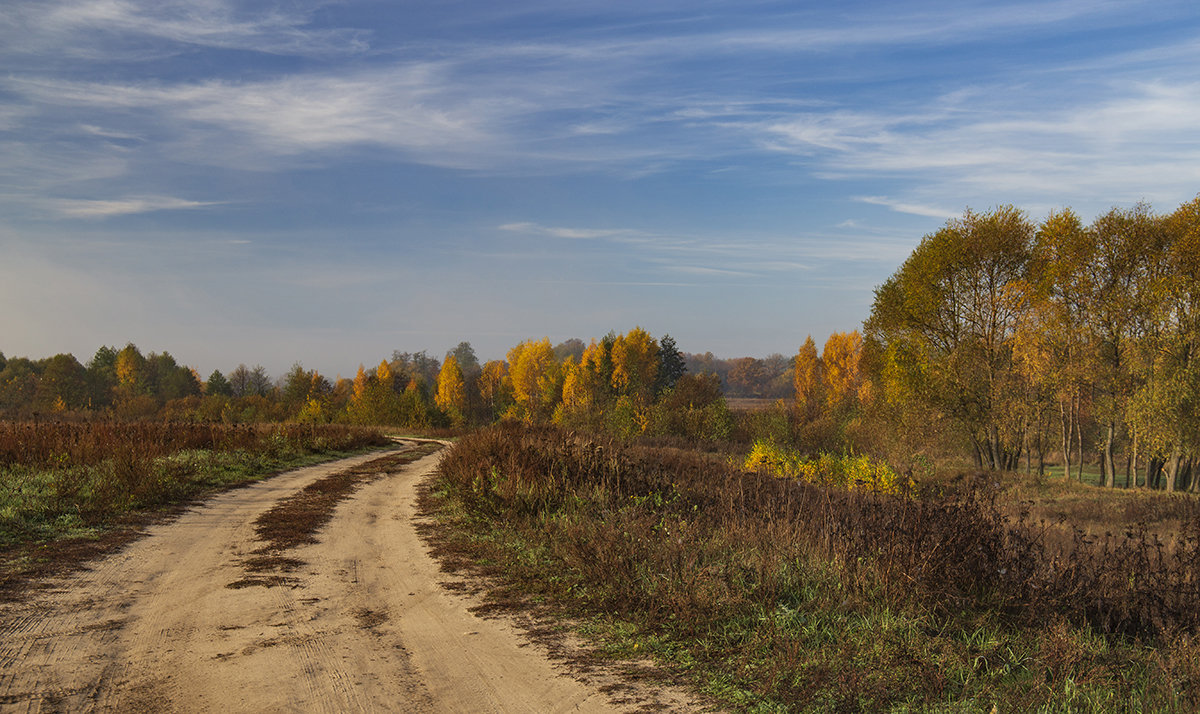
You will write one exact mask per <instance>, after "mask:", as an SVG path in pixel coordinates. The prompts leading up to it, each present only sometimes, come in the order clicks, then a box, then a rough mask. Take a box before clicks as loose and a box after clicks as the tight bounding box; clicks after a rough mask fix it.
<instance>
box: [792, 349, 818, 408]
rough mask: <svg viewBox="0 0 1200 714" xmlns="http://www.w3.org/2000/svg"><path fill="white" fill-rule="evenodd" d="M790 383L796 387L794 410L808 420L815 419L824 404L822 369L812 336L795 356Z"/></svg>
mask: <svg viewBox="0 0 1200 714" xmlns="http://www.w3.org/2000/svg"><path fill="white" fill-rule="evenodd" d="M792 383H793V384H794V385H795V387H796V410H797V411H798V412H800V414H802V415H803V416H805V417H806V418H808V419H810V420H811V419H814V418H816V416H817V413H818V412H819V411H820V409H821V405H822V403H823V402H824V394H823V392H824V369H823V368H822V364H821V356H820V355H818V354H817V344H816V343H815V342H813V338H812V335H809V336H808V338H807V339H805V340H804V344H803V345H801V346H800V352H799V353H797V354H796V363H795V371H794V372H793V375H792Z"/></svg>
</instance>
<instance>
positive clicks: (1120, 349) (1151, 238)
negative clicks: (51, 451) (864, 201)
mask: <svg viewBox="0 0 1200 714" xmlns="http://www.w3.org/2000/svg"><path fill="white" fill-rule="evenodd" d="M727 397H728V398H734V397H737V398H742V399H743V400H745V399H755V400H757V401H756V403H755V406H756V407H757V408H756V409H754V410H748V411H745V412H742V411H738V410H733V411H731V409H730V408H729V404H728V403H727V401H726V398H727ZM734 403H736V402H734ZM0 414H3V415H5V416H7V417H9V418H23V417H29V416H32V415H35V414H40V415H58V416H60V417H67V416H71V415H74V416H92V415H102V416H112V417H116V418H121V419H151V418H153V419H167V420H187V421H220V422H257V421H297V422H342V423H358V424H381V425H397V426H404V427H410V428H424V427H449V426H453V427H467V426H474V425H480V424H486V423H490V422H493V421H496V420H498V419H503V418H514V419H522V420H525V421H529V422H554V423H557V424H561V425H564V426H568V427H570V428H578V429H590V430H604V431H608V432H611V433H614V434H618V435H620V436H625V437H632V436H638V435H648V436H676V437H684V438H688V439H693V440H727V439H735V440H739V441H750V440H756V441H770V442H774V443H776V444H778V445H786V446H790V447H794V448H798V449H801V450H804V451H809V452H813V453H815V452H818V451H829V452H841V453H866V454H871V455H874V456H878V457H881V458H885V459H887V460H888V461H889V462H891V463H892V464H893V465H895V466H897V467H898V468H901V469H906V470H908V471H912V472H914V473H915V472H919V471H921V470H922V469H927V468H931V467H932V466H933V465H935V464H937V463H953V462H954V461H955V460H959V462H960V463H961V462H962V460H963V459H964V457H965V459H966V460H969V461H973V462H974V463H975V465H976V466H977V467H979V468H986V469H997V470H1001V469H1003V470H1019V469H1023V470H1025V471H1026V472H1029V473H1033V472H1034V471H1036V472H1037V473H1044V472H1046V470H1047V467H1048V465H1050V464H1051V463H1053V464H1054V465H1056V466H1057V467H1058V468H1060V469H1062V470H1063V472H1065V474H1067V475H1074V476H1075V477H1076V478H1082V476H1083V469H1084V465H1085V462H1086V463H1088V464H1090V466H1091V467H1095V468H1098V469H1099V471H1100V476H1101V479H1102V481H1103V483H1105V484H1106V485H1109V486H1114V485H1118V481H1119V480H1123V481H1124V485H1126V486H1129V485H1145V486H1151V487H1157V488H1165V489H1167V490H1173V489H1176V488H1188V489H1191V490H1198V491H1200V477H1195V476H1198V475H1200V473H1198V472H1200V461H1198V460H1197V455H1198V454H1200V198H1197V199H1196V200H1193V201H1191V202H1189V203H1186V204H1183V205H1182V206H1180V207H1179V208H1178V209H1176V210H1175V211H1173V212H1172V213H1169V214H1156V213H1154V212H1153V211H1152V210H1151V209H1150V207H1149V206H1147V205H1144V204H1139V205H1137V206H1134V207H1133V208H1129V209H1118V208H1114V209H1112V210H1111V211H1109V212H1108V213H1105V214H1104V215H1101V216H1099V217H1097V218H1096V219H1095V220H1094V221H1093V222H1092V223H1091V224H1087V225H1085V224H1084V223H1083V222H1082V221H1081V220H1080V219H1079V217H1078V216H1077V215H1075V214H1074V213H1073V212H1072V211H1071V210H1069V209H1067V210H1062V211H1058V212H1055V213H1052V214H1051V215H1049V216H1048V217H1047V218H1046V219H1045V220H1043V221H1042V222H1040V223H1035V222H1033V221H1032V220H1030V219H1029V218H1028V217H1027V216H1026V215H1025V214H1024V213H1023V212H1022V211H1020V210H1018V209H1016V208H1013V207H1011V206H1002V207H999V208H996V209H993V210H991V211H988V212H985V213H975V212H972V211H967V212H966V213H965V214H964V215H963V216H962V217H961V218H958V219H954V220H951V221H948V222H947V223H946V224H945V226H944V227H943V228H941V229H940V230H938V231H937V232H935V233H933V234H930V235H927V236H925V237H924V238H923V239H922V240H921V241H920V244H919V245H918V246H917V248H916V250H914V251H913V253H912V255H911V256H909V258H908V259H907V260H906V261H905V262H904V264H903V265H901V266H900V267H899V269H898V270H897V271H896V272H895V274H893V275H892V276H891V277H890V278H889V279H888V280H887V281H886V282H885V283H884V284H883V285H881V286H879V287H878V288H877V289H876V291H875V301H874V304H873V306H872V310H871V314H870V317H869V318H868V319H867V321H866V322H865V323H864V325H863V329H862V331H861V332H860V331H858V330H853V331H849V332H841V333H835V334H833V335H831V336H830V337H829V339H828V340H827V341H826V343H825V344H824V345H823V347H822V348H821V349H820V350H818V347H817V345H816V344H815V342H814V341H813V340H812V338H811V337H809V338H808V339H807V340H806V341H805V342H804V343H803V344H802V345H801V346H800V348H799V350H798V352H797V353H796V354H795V355H794V356H792V357H785V356H783V355H779V354H776V355H771V356H769V357H767V358H765V359H756V358H752V357H741V358H736V359H727V360H726V359H717V358H716V357H714V356H713V355H712V354H711V353H705V354H703V355H700V354H685V353H682V352H680V351H679V350H678V349H677V347H676V345H675V341H674V340H673V339H672V338H671V337H670V336H669V335H663V336H662V337H661V338H658V339H656V338H654V337H652V336H651V335H649V334H648V333H647V332H645V331H644V330H642V329H641V328H635V329H633V330H630V331H629V332H627V333H624V334H616V333H609V334H608V335H606V336H604V337H603V338H601V339H599V340H591V341H590V342H587V343H585V342H584V341H583V340H580V339H571V340H567V341H565V342H562V343H560V344H557V345H552V344H551V343H550V341H549V339H546V338H543V339H542V340H527V341H524V342H521V343H520V344H518V345H516V346H514V347H513V348H512V349H511V350H509V352H508V354H507V355H506V359H504V360H494V361H490V362H487V363H484V364H481V363H480V362H479V360H478V359H477V358H476V355H475V352H474V350H473V349H472V347H471V345H470V343H468V342H462V343H460V344H459V345H458V346H457V347H456V348H455V349H453V350H451V351H449V352H447V353H446V355H445V356H444V357H443V358H442V359H438V358H436V357H433V356H430V355H428V354H426V353H425V352H417V353H408V352H395V353H393V354H392V357H391V359H385V360H382V361H381V362H380V363H379V364H378V365H376V366H374V367H373V368H369V369H368V368H364V367H360V368H359V370H358V373H357V374H356V375H355V377H354V378H353V379H348V378H347V379H339V380H337V381H336V382H331V381H330V380H329V379H328V378H327V377H325V376H322V375H320V374H318V373H316V372H315V371H311V370H306V369H304V368H303V367H302V366H300V364H297V365H296V366H294V367H293V368H292V369H291V370H290V371H289V372H288V373H287V374H285V375H283V376H281V377H279V378H277V379H272V378H271V376H270V375H268V374H266V372H265V371H264V370H263V369H262V368H261V367H257V366H256V367H249V368H248V367H246V366H245V365H238V366H237V367H236V368H234V369H233V370H231V371H230V372H229V373H228V374H224V373H222V372H220V371H214V372H213V373H212V374H210V375H208V376H207V378H202V377H201V375H199V374H197V373H196V372H195V371H194V370H192V369H189V368H187V367H185V366H181V365H179V364H178V363H177V362H176V360H175V359H174V358H173V357H172V356H171V355H170V354H168V353H166V352H163V353H153V352H151V353H149V354H146V355H143V354H142V353H141V352H140V351H139V349H138V348H137V347H136V346H134V345H126V346H125V347H123V348H121V349H117V348H115V347H102V348H100V349H99V350H97V352H96V354H95V355H94V356H93V357H92V358H91V359H90V360H89V361H88V362H87V363H86V364H82V363H80V362H79V361H78V360H77V359H76V358H75V357H73V356H72V355H69V354H60V355H55V356H53V357H49V358H46V359H40V360H31V359H27V358H23V357H14V358H7V359H6V358H5V357H4V356H3V355H2V354H0Z"/></svg>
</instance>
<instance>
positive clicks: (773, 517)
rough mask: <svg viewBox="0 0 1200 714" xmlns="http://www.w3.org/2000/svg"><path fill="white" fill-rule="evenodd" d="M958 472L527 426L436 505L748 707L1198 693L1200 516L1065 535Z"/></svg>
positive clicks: (449, 550) (615, 641) (449, 473)
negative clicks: (758, 465) (758, 462)
mask: <svg viewBox="0 0 1200 714" xmlns="http://www.w3.org/2000/svg"><path fill="white" fill-rule="evenodd" d="M960 486H961V487H960V488H956V489H950V490H947V489H941V490H942V493H941V494H934V493H926V494H924V496H913V497H908V498H901V497H888V496H880V495H875V494H869V493H854V492H845V491H834V490H827V489H822V488H819V487H815V486H811V485H807V484H803V483H797V482H792V481H787V480H783V479H777V478H772V477H770V476H766V475H762V474H747V473H742V472H740V471H739V470H736V469H734V468H732V467H730V466H728V465H723V464H720V463H718V462H717V461H716V460H714V459H713V458H711V457H704V456H700V455H694V454H693V455H689V454H686V453H684V452H681V451H679V450H659V449H652V448H646V447H639V446H632V445H622V444H618V443H615V442H612V441H609V440H606V439H599V438H595V437H591V436H583V435H579V434H574V433H567V432H562V431H557V430H554V429H549V428H529V427H522V426H519V425H513V424H505V425H500V426H498V427H494V428H491V429H488V430H485V431H483V432H481V433H478V434H476V435H472V436H469V437H466V438H464V439H463V440H462V441H460V443H459V444H458V445H457V446H456V447H455V448H454V449H453V450H451V452H449V453H448V454H447V455H446V457H445V458H444V459H443V464H442V469H441V476H440V479H439V481H438V482H437V483H436V484H435V485H434V487H433V489H432V490H431V491H430V493H429V495H428V497H427V500H426V505H427V506H428V507H429V508H430V509H431V512H434V513H437V514H439V516H438V517H439V518H440V519H441V522H442V523H443V525H444V527H445V528H447V530H445V531H443V533H442V535H441V536H439V538H440V548H441V552H442V553H443V555H444V556H446V557H447V560H448V561H451V562H457V563H458V564H459V565H460V566H464V567H468V568H470V569H473V570H474V571H476V572H480V573H483V574H485V575H488V576H490V577H495V578H498V579H499V581H498V582H499V585H498V586H497V590H496V595H497V597H498V598H500V599H505V598H507V599H510V600H511V599H513V598H514V597H517V596H519V597H520V598H525V599H532V600H537V601H542V602H551V603H555V606H557V607H561V608H564V610H565V611H567V612H571V613H572V614H574V615H576V616H579V617H583V618H584V619H585V621H586V622H590V623H592V624H591V627H593V629H594V630H595V632H596V633H598V635H599V636H601V637H603V638H604V639H605V641H607V642H609V643H610V646H611V647H612V649H613V652H614V654H617V655H623V656H634V655H637V654H640V653H642V652H646V653H649V654H652V655H655V656H657V657H659V658H660V659H663V660H665V661H669V662H673V663H674V664H675V665H676V666H678V667H680V668H682V669H683V670H684V671H688V672H692V673H693V675H694V676H695V678H696V680H697V681H698V682H699V683H700V684H701V686H702V687H704V688H705V689H706V690H707V691H708V692H709V693H711V694H714V695H716V696H719V697H721V698H722V699H723V700H724V701H725V702H726V703H728V704H730V705H731V706H735V707H738V708H748V709H754V708H765V709H773V708H776V707H780V708H786V709H799V710H814V711H839V710H846V711H857V710H864V709H865V710H878V709H888V708H894V707H898V708H901V709H904V708H917V709H923V708H935V707H937V706H940V705H943V704H946V703H954V704H955V706H956V707H958V708H965V709H967V710H972V709H975V708H979V709H983V710H984V711H986V710H989V709H990V708H991V706H992V705H993V704H997V705H999V708H1000V710H1002V711H1003V710H1025V709H1036V708H1043V709H1045V710H1050V711H1054V710H1064V711H1079V710H1105V711H1107V710H1123V709H1143V708H1152V709H1153V708H1163V709H1168V710H1170V709H1175V710H1180V711H1187V710H1192V709H1194V708H1195V707H1196V706H1200V692H1197V691H1196V690H1195V688H1193V687H1191V686H1190V684H1189V683H1190V682H1193V681H1200V680H1194V679H1193V677H1195V676H1196V675H1197V674H1200V664H1198V663H1197V659H1196V658H1195V653H1196V647H1195V645H1193V644H1192V643H1193V642H1195V637H1196V633H1197V631H1198V630H1200V612H1197V610H1196V608H1194V603H1195V602H1197V601H1198V598H1200V585H1198V578H1197V571H1198V568H1197V565H1198V563H1200V558H1198V557H1197V555H1198V552H1200V546H1198V545H1197V537H1196V536H1197V535H1198V534H1197V533H1196V530H1195V528H1194V527H1192V529H1191V530H1185V531H1184V532H1183V533H1182V534H1181V535H1180V537H1179V538H1178V539H1177V540H1176V542H1175V545H1174V546H1173V547H1172V548H1168V547H1166V546H1162V545H1160V544H1159V543H1158V542H1156V541H1155V540H1154V538H1153V537H1151V536H1147V535H1145V534H1139V533H1136V532H1131V533H1130V534H1129V535H1125V534H1120V536H1117V535H1114V536H1113V538H1109V539H1103V540H1095V539H1092V538H1090V537H1087V536H1086V535H1085V536H1081V537H1080V538H1079V539H1078V540H1074V541H1072V543H1071V548H1069V549H1059V548H1056V547H1053V546H1051V545H1048V544H1047V543H1046V539H1045V537H1044V534H1045V531H1044V529H1043V528H1042V527H1041V526H1040V525H1039V524H1035V523H1033V522H1031V521H1030V519H1029V516H1028V514H1022V513H1020V512H1018V513H1016V514H1015V515H1013V514H1010V513H1008V512H1006V509H1005V508H1004V507H1002V505H1001V503H1002V502H998V501H997V497H998V496H1000V495H1002V491H1001V490H999V489H997V488H995V487H993V486H990V485H989V483H988V482H986V481H979V480H977V479H973V478H967V479H963V483H962V484H960ZM1185 510H1186V509H1185ZM1018 511H1019V509H1018ZM1196 513H1197V511H1196V510H1195V508H1192V510H1190V511H1187V512H1186V513H1185V515H1186V516H1187V518H1188V522H1189V523H1196V522H1197V519H1196V517H1195V516H1196Z"/></svg>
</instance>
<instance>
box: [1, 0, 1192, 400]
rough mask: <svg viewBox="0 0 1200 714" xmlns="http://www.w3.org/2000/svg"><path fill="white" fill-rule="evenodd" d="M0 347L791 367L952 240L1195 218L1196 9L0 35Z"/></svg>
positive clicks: (242, 8) (424, 5) (963, 10)
mask: <svg viewBox="0 0 1200 714" xmlns="http://www.w3.org/2000/svg"><path fill="white" fill-rule="evenodd" d="M0 63H2V64H0V67H2V71H0V306H2V308H0V350H2V351H3V352H4V353H5V354H7V355H28V356H34V357H37V356H48V355H51V354H54V353H57V352H62V351H69V352H73V353H75V354H76V356H78V357H80V359H82V360H86V359H87V358H88V357H90V355H91V354H92V352H93V351H94V350H95V349H96V347H98V346H100V345H102V344H113V345H118V346H119V345H123V344H124V343H125V342H128V341H133V342H135V343H136V344H137V345H138V346H140V347H141V348H142V349H143V350H144V351H151V350H154V351H162V350H167V351H170V352H171V353H172V354H173V355H175V356H176V358H177V359H179V360H180V361H181V362H184V363H186V364H190V365H194V366H196V367H197V368H199V369H200V370H201V372H202V373H203V374H207V373H208V372H209V371H211V370H212V369H215V368H219V369H222V370H228V369H229V368H231V367H233V366H235V365H236V364H238V363H239V362H245V363H247V364H255V363H261V364H263V365H265V366H266V367H267V368H268V370H269V371H270V372H271V373H272V374H274V375H279V374H281V373H282V372H283V371H285V370H286V369H287V368H288V367H289V366H290V365H291V364H292V363H293V362H295V361H300V362H302V363H303V364H304V365H305V366H306V367H309V368H316V369H319V370H321V371H322V372H323V373H328V374H329V375H330V376H333V375H336V374H339V373H340V374H343V375H347V374H352V373H353V371H354V369H355V368H356V367H357V365H358V364H359V363H360V362H366V363H367V364H371V363H374V362H378V361H379V360H380V359H382V358H384V357H387V356H389V355H390V354H391V352H392V350H397V349H398V350H402V351H418V350H422V349H425V350H429V351H430V352H431V353H433V354H435V355H438V356H441V354H442V353H444V352H445V351H446V350H447V349H449V348H451V347H453V346H454V345H455V344H457V343H458V342H459V341H461V340H470V341H471V342H472V344H473V345H474V346H475V348H476V351H477V352H478V353H479V354H480V356H481V357H484V358H490V357H500V356H502V355H503V353H504V352H505V350H507V348H508V347H510V346H512V345H513V344H515V343H516V342H518V341H519V340H521V339H525V338H531V337H532V338H540V337H542V336H549V337H550V338H551V340H553V341H555V342H558V341H561V340H563V339H566V338H568V337H581V338H584V339H588V338H590V337H596V336H600V335H603V334H604V333H606V332H608V331H609V330H616V331H618V332H623V331H625V330H628V329H630V328H632V327H634V326H635V325H640V326H642V327H644V328H646V329H647V330H649V331H650V332H651V333H652V334H655V335H662V334H663V333H670V334H671V335H673V336H674V337H675V338H676V341H677V343H678V344H679V346H680V348H681V349H683V350H685V351H692V352H703V351H706V350H711V351H712V352H714V353H716V354H717V355H720V356H728V357H732V356H742V355H757V356H765V355H766V354H769V353H772V352H783V353H785V354H791V353H794V352H795V350H796V349H797V348H798V346H799V345H800V343H801V342H802V341H803V340H804V337H805V335H807V334H809V333H811V334H812V335H813V336H814V337H815V338H816V339H817V340H818V341H820V340H823V339H824V337H825V336H826V335H828V334H829V333H830V332H832V331H836V330H848V329H853V328H855V327H857V326H858V325H859V324H860V323H861V322H862V320H863V319H864V318H865V317H866V316H867V314H868V312H869V308H870V304H871V299H872V290H873V288H874V287H875V286H876V285H878V284H879V283H881V282H882V281H883V280H884V279H886V277H887V276H888V275H890V274H891V273H892V272H893V271H894V270H895V269H896V267H897V266H898V265H899V264H900V262H902V261H903V259H904V258H905V257H906V256H907V255H908V253H909V252H910V251H911V250H912V248H913V247H915V245H916V244H917V242H918V241H919V240H920V238H921V236H923V235H925V234H927V233H930V232H932V231H934V230H936V229H937V228H938V227H940V226H941V225H942V224H943V223H944V222H945V220H946V219H947V218H948V217H951V216H956V215H961V214H962V212H963V210H964V209H965V208H967V207H971V208H974V209H977V210H983V209H987V208H989V207H992V206H995V205H998V204H1006V203H1012V204H1015V205H1017V206H1019V207H1021V208H1023V209H1025V210H1026V211H1027V212H1028V213H1029V214H1030V215H1031V216H1032V217H1033V218H1035V219H1040V218H1042V217H1044V216H1045V215H1046V213H1048V212H1049V211H1050V210H1052V209H1054V208H1057V207H1063V206H1070V207H1073V208H1074V209H1075V210H1076V211H1077V212H1079V213H1080V214H1081V215H1082V216H1083V217H1084V218H1085V220H1090V219H1091V218H1093V217H1094V216H1095V215H1097V214H1098V213H1101V212H1103V211H1105V210H1107V209H1109V208H1111V207H1112V206H1127V205H1130V204H1132V203H1134V202H1136V201H1139V200H1146V201H1149V202H1150V203H1151V204H1152V205H1153V206H1154V207H1155V208H1156V209H1158V210H1161V211H1169V210H1173V209H1174V208H1175V207H1176V206H1177V205H1178V204H1179V203H1181V202H1183V201H1186V200H1190V199H1191V198H1193V197H1194V196H1195V195H1196V194H1197V192H1200V141H1198V139H1200V123H1198V120H1197V117H1200V72H1198V71H1197V68H1200V10H1197V9H1196V8H1195V5H1194V3H1193V2H1173V1H1171V0H1163V1H1157V2H1118V1H1114V2H1104V1H1097V0H1089V1H1087V2H1078V1H1074V0H1065V1H1058V2H1055V1H1049V2H956V3H947V2H820V3H807V2H806V3H796V2H791V3H783V2H747V1H742V2H732V3H724V2H705V1H704V0H689V1H688V2H646V1H643V2H637V3H634V2H622V1H614V2H604V3H586V2H571V3H568V2H561V1H558V2H504V3H497V2H473V1H461V2H459V1H453V0H439V1H437V2H382V1H354V0H348V1H346V2H316V1H312V2H309V1H307V0H291V1H289V2H274V3H267V2H250V3H240V2H234V1H232V0H183V1H175V0H158V1H156V2H148V1H147V2H141V1H139V0H32V1H27V0H7V1H6V2H5V3H4V4H3V6H0Z"/></svg>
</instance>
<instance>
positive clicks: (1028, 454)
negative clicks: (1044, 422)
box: [1021, 433, 1033, 478]
mask: <svg viewBox="0 0 1200 714" xmlns="http://www.w3.org/2000/svg"><path fill="white" fill-rule="evenodd" d="M1021 446H1022V447H1023V448H1024V451H1025V476H1026V477H1027V478H1028V477H1029V476H1031V475H1033V444H1032V443H1031V442H1030V440H1029V434H1028V433H1026V434H1025V435H1024V436H1023V437H1022V438H1021Z"/></svg>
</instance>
